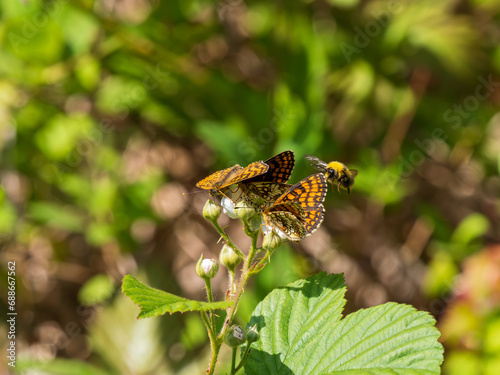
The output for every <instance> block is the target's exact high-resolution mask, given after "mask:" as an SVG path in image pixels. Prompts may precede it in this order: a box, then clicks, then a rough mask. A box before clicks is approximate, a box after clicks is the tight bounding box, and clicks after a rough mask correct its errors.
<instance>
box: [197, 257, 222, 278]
mask: <svg viewBox="0 0 500 375" xmlns="http://www.w3.org/2000/svg"><path fill="white" fill-rule="evenodd" d="M218 271H219V263H217V261H216V260H215V259H203V254H201V257H200V260H198V263H196V274H197V275H198V276H200V277H201V278H202V279H212V278H213V277H214V276H215V275H217V272H218Z"/></svg>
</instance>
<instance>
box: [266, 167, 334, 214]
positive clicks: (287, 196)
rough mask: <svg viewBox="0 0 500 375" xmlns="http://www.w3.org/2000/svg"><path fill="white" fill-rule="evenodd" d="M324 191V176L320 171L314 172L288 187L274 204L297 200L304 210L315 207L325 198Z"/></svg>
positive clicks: (325, 189)
mask: <svg viewBox="0 0 500 375" xmlns="http://www.w3.org/2000/svg"><path fill="white" fill-rule="evenodd" d="M326 191H327V185H326V179H325V176H324V175H323V174H322V173H316V174H313V175H311V176H309V177H306V178H304V179H303V180H301V181H299V182H298V183H296V184H295V185H293V186H292V187H290V188H289V189H288V190H287V191H286V192H284V193H283V194H282V195H281V196H280V197H279V198H278V199H277V200H276V202H275V204H278V203H281V202H286V201H291V202H299V203H300V205H301V206H302V208H303V209H304V210H306V209H310V208H315V207H318V206H319V205H320V204H322V203H323V201H324V200H325V197H326Z"/></svg>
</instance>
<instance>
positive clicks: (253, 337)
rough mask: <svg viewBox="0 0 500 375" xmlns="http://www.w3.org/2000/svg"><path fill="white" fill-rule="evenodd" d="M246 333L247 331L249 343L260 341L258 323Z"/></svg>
mask: <svg viewBox="0 0 500 375" xmlns="http://www.w3.org/2000/svg"><path fill="white" fill-rule="evenodd" d="M246 333H247V342H248V343H249V344H251V343H252V342H255V341H259V338H260V335H259V332H258V331H257V324H255V325H254V326H253V327H250V328H249V329H247V332H246Z"/></svg>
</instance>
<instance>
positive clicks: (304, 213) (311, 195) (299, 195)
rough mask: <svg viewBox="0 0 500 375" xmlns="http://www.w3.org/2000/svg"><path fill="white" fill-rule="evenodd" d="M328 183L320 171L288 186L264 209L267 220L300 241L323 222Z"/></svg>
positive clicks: (269, 224) (291, 238)
mask: <svg viewBox="0 0 500 375" xmlns="http://www.w3.org/2000/svg"><path fill="white" fill-rule="evenodd" d="M327 190H328V185H327V183H326V179H325V176H324V175H323V174H322V173H317V174H314V175H312V176H309V177H307V178H304V179H303V180H301V181H299V182H298V183H296V184H295V185H293V186H291V187H289V188H288V189H287V190H286V191H285V192H284V193H283V194H281V195H280V196H279V197H278V198H277V199H276V200H275V201H274V202H273V203H272V204H270V205H269V206H267V207H265V208H264V209H263V211H262V217H263V219H264V223H265V224H266V225H267V226H268V227H270V228H272V229H275V230H278V231H280V232H282V233H283V235H284V236H285V237H286V238H288V239H289V240H291V241H298V240H300V239H302V238H304V237H305V236H307V235H309V234H311V233H312V232H314V231H315V230H316V229H317V228H318V227H319V226H320V225H321V222H322V221H323V216H324V211H325V209H324V207H323V201H324V200H325V197H326V192H327Z"/></svg>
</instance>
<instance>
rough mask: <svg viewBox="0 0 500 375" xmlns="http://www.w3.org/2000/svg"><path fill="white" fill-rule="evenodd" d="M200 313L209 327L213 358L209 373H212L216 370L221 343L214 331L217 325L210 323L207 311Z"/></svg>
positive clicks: (209, 374) (210, 374)
mask: <svg viewBox="0 0 500 375" xmlns="http://www.w3.org/2000/svg"><path fill="white" fill-rule="evenodd" d="M200 315H201V320H203V323H204V324H205V326H206V327H207V331H208V337H209V339H210V349H211V352H212V358H211V359H210V365H209V367H208V371H207V373H208V375H212V374H213V373H214V370H215V364H216V363H217V357H218V356H219V350H220V346H221V343H218V342H217V338H216V337H215V332H214V329H215V327H214V326H213V325H211V324H210V321H209V318H208V315H207V313H206V311H202V312H200ZM212 317H213V315H212Z"/></svg>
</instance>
